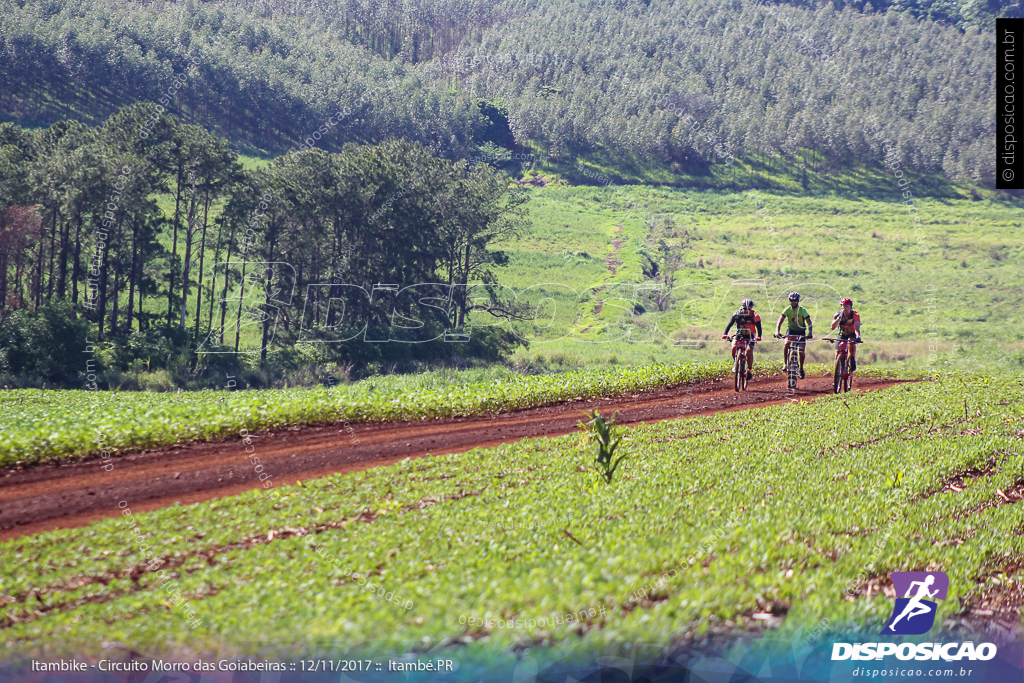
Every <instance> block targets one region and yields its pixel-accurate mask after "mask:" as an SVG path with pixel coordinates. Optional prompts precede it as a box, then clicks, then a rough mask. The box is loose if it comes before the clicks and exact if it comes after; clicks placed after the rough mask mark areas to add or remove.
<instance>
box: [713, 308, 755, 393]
mask: <svg viewBox="0 0 1024 683" xmlns="http://www.w3.org/2000/svg"><path fill="white" fill-rule="evenodd" d="M733 325H736V336H737V337H738V338H741V339H746V340H747V341H749V342H750V343H749V344H747V379H748V380H749V379H752V378H753V377H754V373H753V372H752V371H751V368H753V367H754V342H759V341H761V316H759V315H758V314H757V313H755V312H754V302H753V301H751V300H750V299H744V300H743V301H742V302H741V303H740V310H738V311H736V312H735V313H733V314H732V317H731V318H729V324H728V325H726V326H725V332H723V333H722V339H728V338H729V330H730V329H731V328H732V326H733ZM738 345H739V344H738V340H733V343H732V359H733V361H734V362H735V360H736V347H737V346H738Z"/></svg>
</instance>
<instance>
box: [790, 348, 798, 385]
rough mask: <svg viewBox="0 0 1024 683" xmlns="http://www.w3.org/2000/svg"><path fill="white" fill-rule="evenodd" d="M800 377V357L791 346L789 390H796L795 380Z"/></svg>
mask: <svg viewBox="0 0 1024 683" xmlns="http://www.w3.org/2000/svg"><path fill="white" fill-rule="evenodd" d="M799 377H800V357H799V356H798V355H797V351H796V349H795V348H793V347H792V346H791V347H790V349H789V388H790V389H796V380H797V378H799Z"/></svg>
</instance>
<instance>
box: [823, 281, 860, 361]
mask: <svg viewBox="0 0 1024 683" xmlns="http://www.w3.org/2000/svg"><path fill="white" fill-rule="evenodd" d="M839 305H840V306H842V309H840V311H839V312H838V313H836V314H835V315H834V316H832V326H831V327H830V328H829V329H832V330H834V329H836V328H837V327H838V328H839V338H840V339H851V340H854V341H856V342H857V343H858V344H859V343H860V341H861V339H860V314H859V313H857V311H855V310H853V300H852V299H845V298H844V299H843V300H841V301H840V302H839ZM849 346H850V372H853V371H854V370H856V369H857V344H850V345H849Z"/></svg>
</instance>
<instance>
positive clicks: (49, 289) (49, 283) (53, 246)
mask: <svg viewBox="0 0 1024 683" xmlns="http://www.w3.org/2000/svg"><path fill="white" fill-rule="evenodd" d="M56 251H57V212H56V211H54V212H53V224H52V225H51V226H50V268H49V271H50V272H49V277H47V278H46V300H47V301H51V300H52V299H53V255H54V253H55V252H56Z"/></svg>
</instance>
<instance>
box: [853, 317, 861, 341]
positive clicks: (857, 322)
mask: <svg viewBox="0 0 1024 683" xmlns="http://www.w3.org/2000/svg"><path fill="white" fill-rule="evenodd" d="M853 329H855V330H857V336H858V337H859V336H860V316H859V315H858V316H857V317H856V319H854V321H853Z"/></svg>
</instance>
